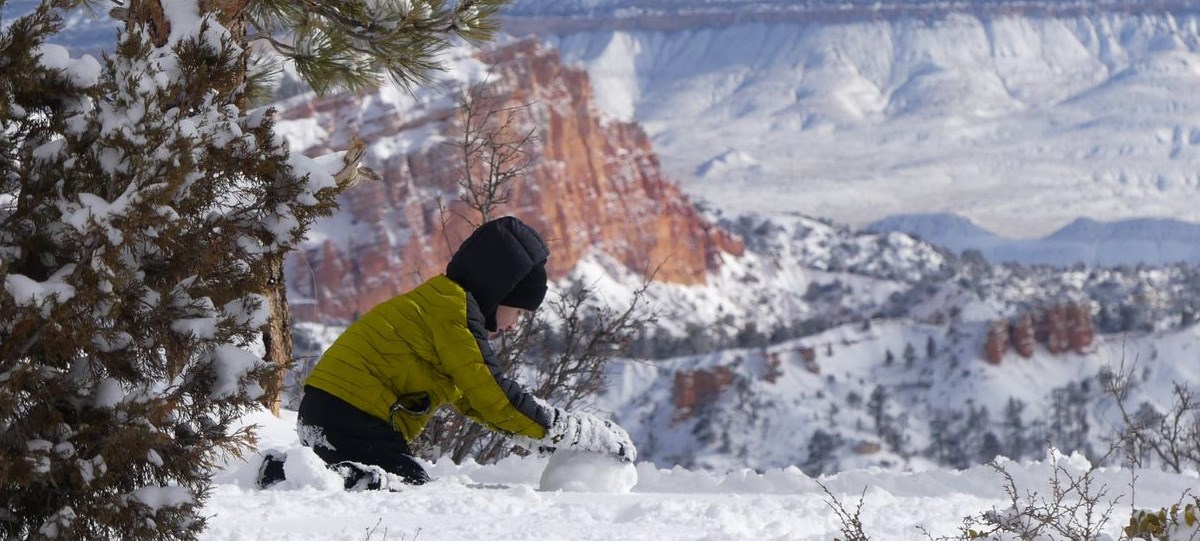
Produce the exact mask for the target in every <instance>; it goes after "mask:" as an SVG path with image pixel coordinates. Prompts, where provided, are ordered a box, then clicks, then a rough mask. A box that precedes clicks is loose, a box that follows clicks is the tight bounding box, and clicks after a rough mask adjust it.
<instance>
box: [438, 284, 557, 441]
mask: <svg viewBox="0 0 1200 541" xmlns="http://www.w3.org/2000/svg"><path fill="white" fill-rule="evenodd" d="M434 347H435V348H436V350H437V356H438V359H439V361H440V362H441V365H442V369H443V371H444V373H445V374H446V375H447V376H449V377H450V379H451V381H453V382H454V385H455V386H456V387H458V389H459V390H460V391H462V394H463V399H462V400H460V401H458V402H457V403H455V404H454V406H455V408H456V409H458V410H459V411H460V412H462V413H463V414H465V415H467V416H469V417H471V418H473V419H475V420H476V421H478V422H480V423H481V424H483V425H485V426H487V427H489V428H491V429H493V430H497V431H500V432H504V433H508V434H519V435H522V436H525V437H528V438H532V439H542V438H543V437H545V436H546V433H547V430H548V429H549V428H550V425H551V423H552V421H553V417H552V416H553V409H552V408H550V407H549V406H547V405H545V404H544V403H542V402H541V401H539V400H537V399H536V398H535V397H534V396H533V395H531V394H529V393H528V392H526V391H525V389H523V388H522V387H521V385H519V384H518V383H517V382H515V381H513V380H511V379H509V378H508V377H507V376H506V375H505V374H504V373H503V372H502V371H501V370H500V365H499V363H498V362H497V361H496V355H495V353H494V352H493V351H492V347H491V345H490V344H489V343H488V341H487V332H486V330H485V329H484V323H483V314H482V312H480V311H479V308H478V307H477V306H476V305H475V303H474V300H473V299H469V301H468V303H467V317H466V318H465V321H447V322H443V325H440V326H439V328H437V329H435V330H434Z"/></svg>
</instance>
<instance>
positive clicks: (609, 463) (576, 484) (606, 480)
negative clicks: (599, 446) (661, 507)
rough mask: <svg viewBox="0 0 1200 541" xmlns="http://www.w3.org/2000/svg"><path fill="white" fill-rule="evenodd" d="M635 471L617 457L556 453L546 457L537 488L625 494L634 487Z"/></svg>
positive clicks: (631, 466)
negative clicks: (546, 462)
mask: <svg viewBox="0 0 1200 541" xmlns="http://www.w3.org/2000/svg"><path fill="white" fill-rule="evenodd" d="M637 481H638V474H637V468H636V467H634V465H633V464H630V463H628V462H622V461H621V460H620V459H619V458H616V457H612V456H609V455H604V454H600V453H591V452H585V451H565V450H559V451H556V452H555V453H554V455H553V456H551V457H550V462H549V463H548V464H546V469H545V470H544V471H543V472H542V480H541V483H540V486H539V489H540V490H543V491H554V490H562V491H564V492H615V493H627V492H629V491H630V490H633V486H634V485H636V484H637Z"/></svg>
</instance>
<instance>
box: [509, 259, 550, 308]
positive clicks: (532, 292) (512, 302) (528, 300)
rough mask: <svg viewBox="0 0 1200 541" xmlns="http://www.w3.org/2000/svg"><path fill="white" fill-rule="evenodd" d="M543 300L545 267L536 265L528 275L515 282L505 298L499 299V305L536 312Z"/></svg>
mask: <svg viewBox="0 0 1200 541" xmlns="http://www.w3.org/2000/svg"><path fill="white" fill-rule="evenodd" d="M545 298H546V266H545V265H538V266H536V267H534V268H533V269H530V271H529V274H526V275H525V277H524V278H522V279H521V281H520V282H517V285H515V286H513V290H512V291H509V292H508V295H507V296H505V297H504V298H503V299H500V304H502V305H504V306H511V307H513V308H524V309H526V310H530V311H532V310H537V309H538V307H539V306H541V305H542V299H545Z"/></svg>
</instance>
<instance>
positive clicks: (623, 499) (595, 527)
mask: <svg viewBox="0 0 1200 541" xmlns="http://www.w3.org/2000/svg"><path fill="white" fill-rule="evenodd" d="M294 420H295V417H294V414H293V413H289V412H286V411H285V412H284V416H283V417H282V418H281V419H276V418H274V417H272V416H270V415H269V414H267V413H265V412H259V413H256V414H253V415H251V416H250V417H248V421H249V422H251V423H255V424H258V425H259V426H260V431H259V434H260V440H261V441H260V448H261V449H267V448H273V449H283V450H287V451H288V452H289V460H288V468H289V471H288V473H289V475H290V476H291V478H290V479H289V481H287V482H285V483H283V484H281V485H278V486H276V487H273V488H271V489H267V490H257V489H255V488H254V487H253V482H252V479H253V472H254V470H255V468H256V463H257V460H258V459H257V458H256V457H255V456H248V457H247V460H246V461H242V460H234V461H233V462H232V463H230V464H229V465H227V466H226V467H225V468H224V469H223V470H222V472H221V473H220V474H219V475H218V476H217V477H216V483H215V485H214V487H213V491H212V494H211V497H210V498H209V500H208V503H207V505H206V507H205V509H204V514H205V515H206V516H208V517H210V518H209V527H208V530H207V531H206V532H205V533H204V534H203V535H202V539H206V540H272V539H287V540H301V539H320V540H334V539H347V540H364V539H367V540H384V539H387V540H393V541H395V540H402V541H416V540H420V541H437V540H453V541H460V540H464V539H487V540H489V541H499V540H504V539H539V540H545V539H572V540H586V539H597V540H605V541H610V540H614V539H621V540H636V539H647V540H654V541H673V540H734V539H754V540H761V539H781V540H782V539H786V540H796V541H803V540H818V539H819V540H824V541H827V540H829V539H833V538H834V537H840V536H841V535H842V534H841V533H840V530H839V529H840V527H841V523H840V522H839V521H838V519H837V517H836V515H835V513H834V512H833V511H832V510H831V509H830V507H829V506H828V504H827V503H826V502H827V501H828V500H829V498H828V496H826V495H825V494H824V492H823V491H822V490H821V488H820V486H818V484H817V483H816V482H815V481H814V480H812V479H810V478H808V477H806V476H805V475H804V474H802V473H800V471H799V470H796V469H794V468H789V469H783V470H770V471H765V472H762V473H755V472H752V471H749V470H744V471H735V472H729V473H710V472H702V471H688V470H684V469H680V468H676V469H670V470H667V469H660V468H656V467H654V466H653V465H651V464H648V463H641V464H638V468H637V469H638V477H639V482H638V484H637V485H636V486H635V487H634V488H633V490H632V491H631V492H629V493H589V492H564V491H553V492H547V491H540V490H539V480H540V478H541V475H542V470H543V468H544V467H545V465H546V462H547V461H546V459H540V458H529V459H508V460H506V461H503V462H501V463H500V464H497V465H488V466H480V465H476V464H464V465H454V464H452V463H450V462H449V461H439V462H437V463H435V464H431V465H429V470H430V472H431V473H432V474H433V476H434V477H435V480H434V481H433V482H432V483H430V484H428V485H425V486H421V487H407V488H404V489H402V490H401V491H400V492H345V491H343V490H341V489H340V488H338V483H339V479H337V478H336V477H334V476H333V475H332V474H329V473H327V472H324V471H323V470H322V469H321V467H320V465H319V462H318V461H317V459H316V458H315V456H312V455H311V454H308V453H307V451H306V450H305V449H304V448H302V447H299V444H298V441H297V438H296V435H295V433H294V431H293V430H292V426H293V423H294ZM1055 464H1057V465H1058V466H1059V467H1061V468H1062V470H1061V471H1062V472H1064V473H1069V474H1071V475H1075V476H1078V475H1081V474H1082V472H1084V471H1086V468H1087V463H1086V461H1085V460H1083V459H1081V458H1079V457H1063V456H1060V455H1055V454H1054V453H1047V459H1046V460H1043V461H1038V462H1024V463H1020V464H1017V463H1011V462H1010V463H1007V464H1005V465H1004V467H1005V468H1006V469H1007V470H1008V471H1009V473H1011V474H1012V476H1013V478H1014V480H1015V481H1016V483H1017V484H1018V486H1019V488H1021V489H1022V490H1030V491H1033V492H1036V493H1038V494H1042V495H1049V494H1051V489H1050V488H1049V479H1050V478H1051V476H1052V472H1053V471H1054V467H1055V466H1054V465H1055ZM1135 474H1136V475H1135ZM1134 477H1136V492H1135V493H1134V494H1131V491H1130V487H1129V485H1130V481H1131V479H1133V478H1134ZM1094 478H1095V480H1096V481H1097V483H1096V484H1095V485H1094V486H1093V490H1094V492H1093V493H1096V492H1098V491H1099V489H1100V488H1101V486H1105V487H1107V490H1108V491H1109V492H1108V494H1107V495H1106V496H1105V498H1104V501H1116V502H1117V504H1116V507H1115V508H1114V511H1113V514H1112V517H1111V519H1110V520H1109V522H1108V524H1107V526H1106V528H1105V532H1107V533H1108V534H1109V535H1112V536H1114V537H1116V536H1117V534H1118V532H1119V528H1120V527H1122V526H1124V524H1125V523H1126V522H1127V521H1128V517H1129V515H1130V510H1131V509H1132V508H1135V507H1136V508H1155V509H1157V508H1160V507H1163V506H1168V505H1171V504H1173V503H1175V502H1177V501H1178V500H1179V497H1180V496H1181V495H1182V494H1183V492H1184V491H1185V490H1188V489H1189V488H1194V487H1195V486H1196V484H1197V476H1196V475H1194V474H1189V475H1172V474H1165V473H1161V472H1154V471H1137V472H1131V471H1129V470H1119V469H1102V470H1098V471H1097V472H1096V473H1095V474H1094ZM820 481H821V482H822V483H823V484H824V485H826V486H827V487H829V489H830V490H831V491H832V492H833V494H834V495H836V496H837V498H838V499H839V500H841V501H842V502H843V504H844V505H845V506H846V508H847V509H849V510H851V511H852V510H853V508H854V505H855V504H856V503H857V501H858V498H859V496H862V495H864V494H865V498H866V500H865V503H864V504H863V506H862V515H861V516H862V519H863V529H864V531H865V532H866V533H867V534H868V535H869V536H870V537H871V538H872V539H879V540H883V539H888V540H892V539H895V540H902V539H914V540H915V539H926V537H925V534H924V533H923V532H922V531H921V530H919V529H918V527H919V526H923V527H924V528H926V529H927V530H929V532H930V533H932V534H933V535H935V536H939V535H951V534H954V533H955V532H956V531H957V528H958V526H959V525H961V523H962V518H963V517H965V516H969V515H970V516H977V515H979V514H980V513H981V512H984V511H987V510H991V509H993V508H1000V509H1003V508H1005V507H1006V506H1007V500H1006V498H1005V495H1004V491H1003V481H1002V478H1001V477H1000V476H999V475H998V474H997V473H996V472H994V471H993V470H991V469H990V468H988V467H976V468H971V469H968V470H964V471H950V470H928V471H920V472H908V473H899V472H883V471H874V470H854V471H846V472H843V473H840V474H838V475H834V476H830V477H823V478H821V479H820ZM1134 495H1135V496H1136V499H1134V498H1133V496H1134Z"/></svg>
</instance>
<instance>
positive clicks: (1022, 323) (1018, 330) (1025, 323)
mask: <svg viewBox="0 0 1200 541" xmlns="http://www.w3.org/2000/svg"><path fill="white" fill-rule="evenodd" d="M1033 336H1034V332H1033V316H1031V315H1029V314H1021V315H1020V316H1018V317H1017V319H1016V321H1015V322H1014V323H1013V325H1012V342H1013V348H1014V349H1016V350H1017V354H1019V355H1020V356H1022V357H1025V358H1026V359H1028V358H1030V357H1032V356H1033V349H1034V346H1035V345H1036V344H1035V342H1034V339H1033Z"/></svg>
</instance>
